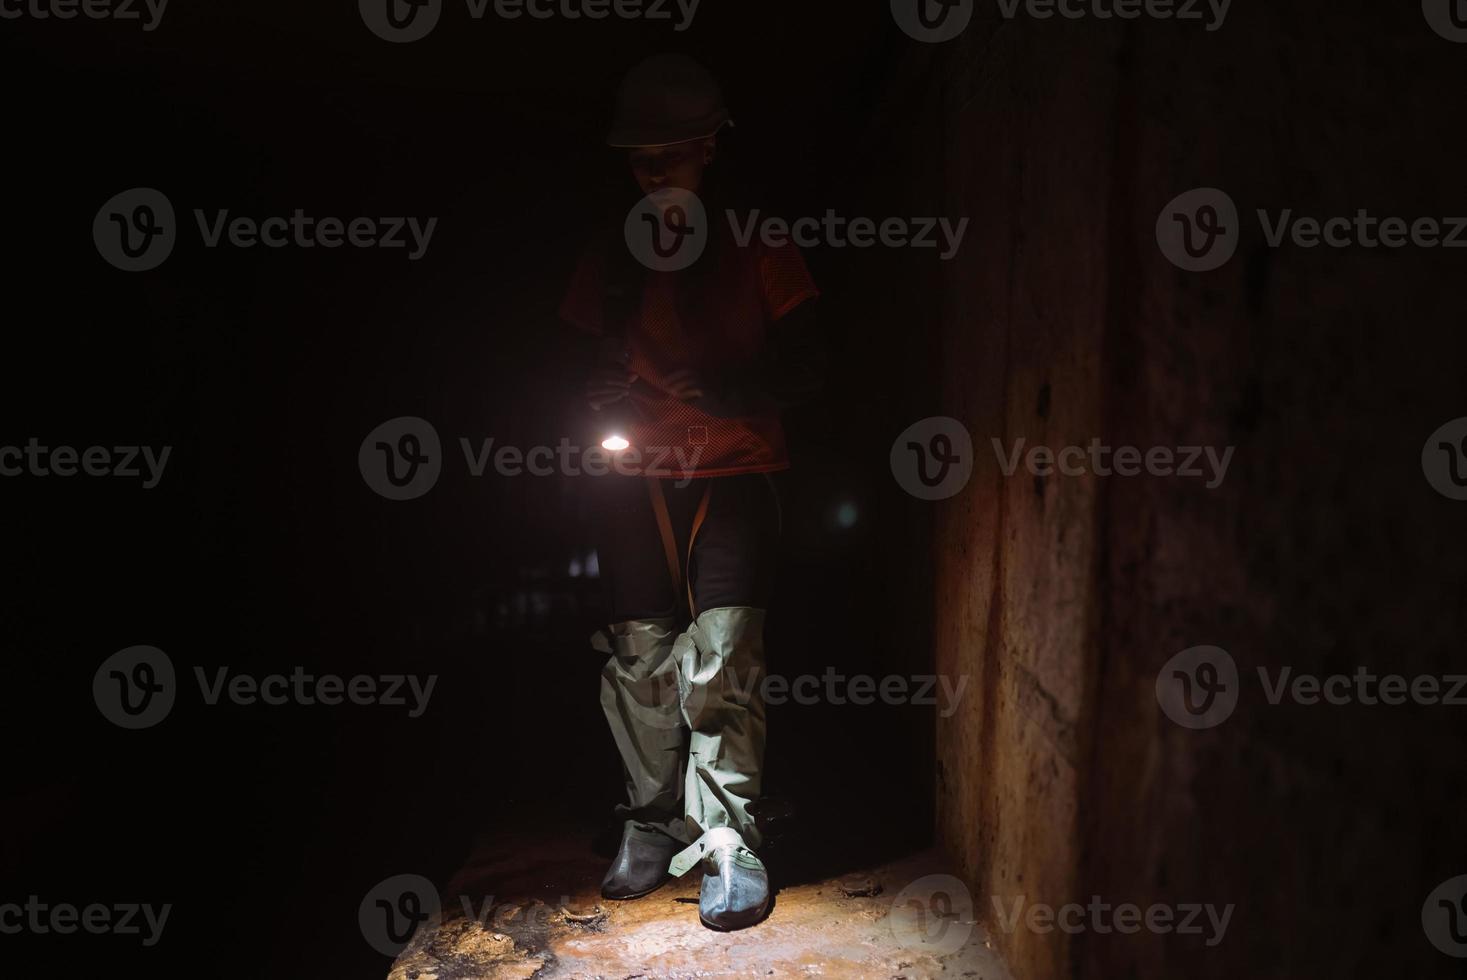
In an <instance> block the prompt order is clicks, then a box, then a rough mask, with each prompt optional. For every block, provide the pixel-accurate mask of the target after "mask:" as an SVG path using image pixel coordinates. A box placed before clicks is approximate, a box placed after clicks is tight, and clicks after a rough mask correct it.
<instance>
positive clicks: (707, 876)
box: [672, 606, 769, 929]
mask: <svg viewBox="0 0 1467 980" xmlns="http://www.w3.org/2000/svg"><path fill="white" fill-rule="evenodd" d="M673 655H674V657H676V658H677V662H678V684H679V693H680V695H681V697H682V711H683V717H684V719H685V720H686V722H687V724H688V728H689V729H690V732H691V735H690V743H689V753H688V771H687V780H686V784H685V790H684V793H685V796H686V803H685V806H686V813H687V823H688V833H689V834H697V835H698V839H697V840H696V841H695V842H694V843H693V845H692V846H690V847H688V848H687V849H686V850H684V851H683V852H681V853H680V854H679V855H677V857H676V858H674V860H673V865H672V871H673V874H685V873H687V871H689V870H691V868H692V866H693V865H695V864H701V865H702V866H703V870H704V878H703V887H702V892H701V895H700V898H699V902H698V914H699V917H700V918H701V919H702V920H703V922H704V924H705V925H708V926H711V927H712V928H715V929H741V928H744V927H745V926H749V925H753V924H754V923H756V922H758V921H759V920H760V919H761V918H762V917H763V916H764V914H765V912H766V911H767V910H768V907H769V875H768V872H767V871H766V870H765V868H764V865H763V864H762V863H761V862H760V861H759V858H758V857H757V856H756V855H755V853H754V849H755V848H757V847H758V846H759V845H760V843H761V839H760V833H759V828H758V827H757V826H756V825H755V822H754V818H753V816H752V815H750V813H749V805H750V804H751V803H753V802H754V801H755V800H757V799H758V798H759V792H760V787H761V784H762V782H763V768H764V733H765V726H764V699H763V693H762V692H763V681H764V610H762V609H755V608H752V607H747V606H730V607H725V608H722V609H710V610H707V611H706V612H703V613H702V614H700V615H699V616H698V618H697V620H696V621H695V622H694V623H693V624H692V625H691V626H689V627H688V629H687V631H686V632H684V633H683V635H682V636H680V637H678V639H677V646H676V648H675V650H674V653H673Z"/></svg>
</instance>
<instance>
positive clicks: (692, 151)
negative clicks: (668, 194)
mask: <svg viewBox="0 0 1467 980" xmlns="http://www.w3.org/2000/svg"><path fill="white" fill-rule="evenodd" d="M713 151H714V141H713V139H712V138H711V137H710V138H708V139H703V140H692V141H690V142H687V143H674V144H673V145H672V146H639V147H636V148H635V149H633V150H632V151H630V152H629V153H628V154H627V159H628V162H629V163H630V164H631V167H632V176H634V177H636V178H637V184H638V185H639V186H640V187H641V188H642V193H643V194H651V193H652V192H653V191H656V190H661V189H663V188H664V187H677V188H680V189H681V190H685V191H692V192H694V193H697V191H698V189H699V188H700V187H702V186H703V171H705V170H706V169H708V165H709V164H710V163H712V162H713Z"/></svg>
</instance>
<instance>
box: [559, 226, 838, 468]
mask: <svg viewBox="0 0 1467 980" xmlns="http://www.w3.org/2000/svg"><path fill="white" fill-rule="evenodd" d="M720 251H721V255H720V256H718V257H717V258H713V257H712V256H707V255H705V256H704V258H703V259H702V260H700V261H710V260H711V261H715V262H716V263H717V264H718V268H717V270H715V272H714V273H713V274H712V275H711V276H710V279H709V282H708V284H707V287H706V288H705V289H704V290H703V293H702V295H703V296H704V299H702V300H701V302H700V310H699V312H698V313H697V314H696V317H697V320H698V323H697V325H696V327H695V328H694V329H686V328H685V325H684V323H683V319H684V318H683V316H682V315H681V314H680V313H679V302H678V290H679V287H680V286H681V285H684V284H685V283H686V282H687V280H686V278H683V279H681V280H680V277H688V276H690V275H691V274H692V273H691V272H650V271H649V272H647V273H646V286H645V288H644V289H643V292H642V301H641V304H640V308H639V310H638V312H637V314H636V315H635V316H633V317H632V322H631V323H630V324H628V325H627V329H626V341H627V348H628V349H629V351H630V352H631V361H630V363H629V364H628V366H627V370H629V371H631V372H632V373H633V374H635V375H637V376H638V377H639V378H641V379H643V380H644V381H645V382H646V383H647V385H648V386H650V387H651V389H653V390H648V389H647V387H645V386H643V385H638V386H635V387H634V388H633V390H632V396H631V397H632V399H633V401H634V402H635V404H636V407H637V409H638V421H636V422H634V423H633V425H632V434H631V437H630V438H631V440H632V443H633V445H634V446H635V447H636V448H637V449H638V450H639V451H641V452H642V453H643V459H644V462H646V463H648V464H650V463H651V462H652V461H653V460H652V456H654V455H661V456H663V457H664V462H663V463H662V464H661V466H662V467H665V468H666V469H667V470H668V474H667V475H668V477H669V478H689V477H706V476H734V475H736V474H740V473H766V472H770V471H772V470H782V469H785V468H787V467H788V466H789V454H788V451H787V450H786V448H785V441H784V428H783V427H782V426H781V425H780V421H779V415H778V414H777V413H776V412H775V411H773V410H772V409H771V410H769V411H768V412H764V413H759V414H750V415H744V416H740V417H737V418H727V419H724V418H718V417H716V416H712V415H708V414H707V413H705V412H701V411H699V410H698V409H697V408H695V407H694V406H693V405H692V404H690V403H688V402H685V401H680V400H679V399H676V398H673V397H672V396H670V395H668V394H666V393H665V390H664V389H665V386H664V383H663V379H664V378H665V377H667V375H668V374H670V373H671V372H672V371H675V370H679V369H683V368H692V369H694V370H697V371H699V372H700V373H703V374H704V375H705V376H708V375H716V374H717V373H719V372H721V371H723V370H727V369H737V368H738V367H741V366H744V365H747V364H749V363H750V362H752V361H753V360H754V359H755V358H756V357H757V356H758V354H759V351H760V350H761V349H762V348H763V346H764V340H765V336H766V332H767V331H768V330H770V329H777V327H775V326H774V325H775V324H776V323H777V322H778V321H779V320H780V319H782V318H783V317H784V316H786V315H787V314H788V313H790V311H792V310H794V309H795V307H797V306H799V305H800V304H801V303H803V302H805V301H806V300H808V299H812V298H814V297H816V296H819V295H820V292H819V290H817V289H816V288H815V283H814V281H813V280H812V279H811V278H810V271H809V269H807V268H806V267H805V260H804V259H803V258H802V257H801V255H800V252H799V249H797V248H795V247H794V246H793V245H788V244H786V245H783V246H781V247H778V248H769V247H767V246H765V245H763V244H761V243H759V242H757V240H756V241H755V242H753V243H751V244H750V245H749V246H748V247H744V248H739V247H734V246H732V245H729V246H728V247H725V248H723V249H721V250H720ZM606 289H607V281H606V260H605V256H604V255H602V254H601V253H599V252H595V251H592V252H588V253H587V254H586V255H585V256H584V257H583V258H582V259H581V262H580V265H579V266H578V268H577V269H576V272H575V276H574V278H573V279H572V281H571V285H570V289H569V290H568V291H567V293H566V296H565V300H564V301H563V302H562V303H561V307H560V315H561V317H562V318H564V319H565V320H566V321H567V322H569V323H571V324H573V325H574V326H576V327H578V328H580V329H581V330H584V331H586V332H588V333H590V334H593V335H595V336H601V335H602V334H603V333H604V332H605V324H604V323H603V320H604V318H605V315H606V314H605V299H606ZM684 302H685V303H686V302H688V300H687V299H684ZM704 307H706V309H704ZM676 450H681V456H679V455H678V453H677V452H676ZM695 454H696V455H695ZM659 475H662V474H661V473H659Z"/></svg>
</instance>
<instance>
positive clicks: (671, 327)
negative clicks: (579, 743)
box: [561, 55, 823, 930]
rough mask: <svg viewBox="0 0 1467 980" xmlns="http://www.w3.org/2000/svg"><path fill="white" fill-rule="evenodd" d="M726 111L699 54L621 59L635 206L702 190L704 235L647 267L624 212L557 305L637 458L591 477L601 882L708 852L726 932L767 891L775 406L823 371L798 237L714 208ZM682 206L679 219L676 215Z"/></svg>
mask: <svg viewBox="0 0 1467 980" xmlns="http://www.w3.org/2000/svg"><path fill="white" fill-rule="evenodd" d="M729 125H732V122H731V120H730V118H729V113H728V111H727V109H726V108H725V106H724V103H723V98H722V95H721V92H720V89H719V86H718V84H717V83H716V81H715V80H714V79H713V77H712V76H711V75H710V74H709V73H708V72H707V71H706V70H705V69H704V68H703V67H702V66H700V65H699V64H698V63H697V62H695V61H693V60H692V59H690V58H687V57H684V56H680V55H661V56H657V57H654V58H651V59H649V60H647V61H645V62H643V63H642V64H640V65H638V66H637V67H635V68H633V69H632V70H631V71H630V72H629V73H628V74H627V76H626V78H625V79H624V80H623V82H622V85H621V87H620V89H619V92H618V95H617V107H616V116H615V123H614V125H613V128H612V132H611V134H610V137H609V139H608V143H609V144H610V146H612V147H614V148H617V149H620V150H625V151H626V153H627V159H628V162H629V165H630V170H631V174H632V176H633V177H634V178H635V180H636V185H637V190H639V191H640V192H641V193H642V194H643V195H646V197H645V198H644V201H647V200H659V199H660V198H661V197H665V195H666V193H669V192H670V193H674V194H678V195H682V198H681V200H686V199H687V198H688V197H689V196H696V197H697V199H698V200H699V202H700V203H702V204H703V205H704V207H703V211H702V213H704V214H705V215H706V218H705V219H704V220H705V221H706V228H705V229H703V230H704V231H706V237H705V243H706V244H705V245H704V248H703V251H702V252H701V253H700V254H699V255H698V257H697V260H696V261H695V262H693V263H692V264H691V265H689V266H688V267H687V268H683V269H676V270H657V269H655V268H650V267H649V266H648V264H647V263H646V262H644V261H639V260H638V258H637V256H636V254H635V253H636V250H635V249H634V248H632V247H630V246H632V245H633V244H634V241H633V239H632V237H631V236H632V235H633V234H634V233H635V231H636V229H637V227H638V224H637V223H636V222H628V224H627V225H626V226H621V225H618V226H617V228H616V234H615V235H611V236H608V239H609V240H608V241H605V242H602V243H601V245H600V246H599V247H593V248H591V249H588V250H587V252H586V253H585V255H584V256H583V257H582V259H581V261H580V264H579V266H578V268H577V270H576V272H575V275H574V279H573V281H572V283H571V286H570V288H569V290H568V291H567V294H566V296H565V299H564V301H563V303H562V305H561V316H562V318H563V319H565V320H566V321H568V322H569V323H570V324H572V325H573V326H575V327H577V328H579V330H580V331H583V335H584V336H587V337H588V338H592V339H593V340H594V343H593V344H592V346H593V347H594V348H595V351H596V353H595V355H593V358H592V362H593V363H592V365H591V369H590V370H589V372H588V381H587V383H586V387H585V399H586V403H587V406H588V408H589V409H590V410H591V415H592V417H593V418H596V419H598V420H600V421H603V422H604V423H605V426H604V428H607V429H612V428H615V429H617V430H618V432H619V433H622V434H620V435H618V436H617V438H618V440H619V441H617V442H607V443H606V446H607V448H623V447H625V448H624V452H626V453H631V454H635V456H634V457H632V458H639V459H640V460H641V462H642V465H643V466H646V467H648V468H647V469H646V471H645V473H640V472H639V473H638V474H637V475H626V474H624V473H621V472H620V471H621V470H623V469H626V468H624V467H617V470H618V471H619V472H618V473H615V474H611V475H607V476H604V477H601V478H597V479H595V480H592V481H589V482H591V483H592V484H594V491H593V492H594V495H595V500H594V501H593V505H592V511H593V516H594V521H595V527H596V529H597V530H596V534H597V541H596V547H597V553H598V557H599V561H600V567H601V570H602V577H603V579H604V581H605V586H606V589H607V592H608V598H609V604H610V608H611V619H612V622H611V625H610V626H609V628H608V630H607V631H606V633H605V634H603V635H602V637H603V643H602V644H601V649H602V652H605V653H609V654H610V658H609V659H608V660H607V662H606V665H605V668H604V669H603V671H602V680H601V706H602V708H603V709H604V711H605V714H606V719H607V721H608V723H609V724H610V727H611V732H612V736H613V738H614V740H615V742H616V746H617V749H618V751H619V753H620V755H621V759H622V763H623V767H624V770H625V776H626V788H627V795H628V802H627V803H626V804H625V805H622V806H619V807H618V813H619V815H620V816H621V817H622V818H623V820H624V825H623V832H622V838H621V845H620V847H619V849H618V852H617V855H616V857H615V859H614V861H613V863H612V865H611V868H610V869H609V870H608V871H607V873H606V877H605V879H604V880H603V882H602V894H603V895H604V896H606V897H608V898H613V899H631V898H637V897H640V896H642V895H645V894H648V893H649V892H651V891H653V890H654V889H656V888H658V887H660V886H661V885H662V884H663V883H664V882H666V881H667V880H669V879H670V877H672V876H680V875H682V874H685V873H687V872H688V871H689V870H691V869H692V868H693V867H699V866H701V868H702V869H703V872H704V876H703V880H702V886H701V890H700V894H699V901H698V913H699V917H700V919H701V920H702V922H703V923H704V924H705V925H707V926H709V927H712V928H715V929H725V930H728V929H739V928H744V927H746V926H750V925H753V924H755V923H757V922H758V921H760V920H761V919H762V918H763V917H764V915H765V914H766V912H767V910H768V906H769V876H768V872H767V869H766V868H765V866H764V864H763V862H762V861H761V860H760V858H759V857H758V850H759V848H760V846H761V843H762V838H761V834H760V829H759V827H758V826H757V824H756V821H755V820H754V817H753V815H752V814H751V813H750V807H751V805H752V804H754V803H755V802H756V801H757V800H758V799H759V797H760V793H761V789H762V783H763V778H762V777H763V767H764V747H765V713H764V704H763V700H762V697H761V681H762V679H763V673H764V668H765V660H764V622H765V615H766V610H767V608H768V603H769V599H770V595H771V590H772V582H773V566H774V560H775V547H776V542H777V536H778V526H779V520H780V514H779V502H778V497H777V493H776V488H775V484H774V480H773V477H772V474H775V473H777V472H779V471H781V470H784V469H786V468H788V466H789V456H788V452H787V449H786V445H785V437H784V432H783V429H782V427H781V423H780V411H781V410H782V409H783V408H786V407H788V406H790V405H793V404H795V403H797V402H800V401H802V400H805V399H807V398H808V397H810V396H811V395H812V394H813V393H814V392H815V391H816V390H817V389H818V387H819V385H820V381H821V373H822V370H823V367H822V366H823V360H822V354H821V345H820V344H819V342H818V340H817V338H816V333H815V328H814V326H813V322H814V320H813V313H812V310H813V307H814V305H815V304H814V300H815V299H816V298H817V297H818V296H819V292H818V290H817V289H816V287H815V284H814V283H813V281H812V280H811V278H810V273H809V271H808V269H807V268H806V266H805V263H804V260H803V258H802V257H801V255H800V253H799V252H798V250H797V249H795V248H794V247H793V246H784V247H774V248H771V247H768V246H765V245H763V244H761V243H760V242H759V241H758V240H757V236H755V238H754V239H749V240H747V244H743V243H741V242H740V241H739V239H738V238H737V237H736V236H735V235H734V234H733V229H732V227H731V226H730V225H729V224H728V223H727V222H724V221H722V220H721V215H722V214H723V210H722V208H723V206H724V205H725V204H727V203H728V202H729V200H730V199H731V198H730V192H731V190H732V189H731V188H730V187H729V186H728V185H727V183H726V182H721V181H720V180H719V177H720V174H719V170H718V167H717V166H716V164H717V160H718V150H719V136H720V134H721V132H722V131H723V130H724V128H725V127H726V126H729ZM628 191H629V195H628V198H629V200H630V198H631V193H630V191H631V188H630V187H628ZM659 192H663V193H662V194H659ZM659 207H660V208H661V210H658V211H656V212H654V213H655V214H658V215H660V216H661V217H662V219H663V220H666V221H667V222H668V227H673V225H674V218H673V216H672V215H671V214H669V213H667V212H669V211H670V210H671V209H670V208H666V207H665V205H661V206H659ZM676 221H677V222H678V225H677V227H679V228H682V229H686V228H687V225H686V221H687V212H686V211H682V212H680V213H679V214H678V215H677V216H676ZM653 224H654V225H655V221H654V223H653ZM651 233H658V234H661V231H660V230H659V229H657V228H655V227H653V228H652V229H650V230H649V234H651ZM618 239H619V240H618ZM659 458H660V459H662V460H663V463H664V465H662V466H660V467H657V466H654V465H651V464H653V463H655V461H656V460H658V459H659Z"/></svg>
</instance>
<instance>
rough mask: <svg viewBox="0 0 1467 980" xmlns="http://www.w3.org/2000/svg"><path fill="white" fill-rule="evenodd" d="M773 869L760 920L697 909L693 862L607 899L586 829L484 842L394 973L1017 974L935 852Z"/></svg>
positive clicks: (416, 977)
mask: <svg viewBox="0 0 1467 980" xmlns="http://www.w3.org/2000/svg"><path fill="white" fill-rule="evenodd" d="M766 860H767V861H768V863H769V864H770V870H771V874H772V876H773V878H774V880H775V888H776V893H775V898H774V905H773V909H772V911H771V912H770V915H769V917H768V918H767V919H765V921H764V922H762V923H761V924H760V925H758V926H755V927H754V928H752V929H747V930H744V931H741V932H736V933H719V932H715V931H713V930H710V929H708V928H706V927H704V926H703V925H702V924H701V923H700V922H699V921H698V887H699V881H700V878H699V874H698V872H697V871H696V870H695V871H693V872H692V873H691V874H689V875H688V876H687V877H686V878H684V879H682V880H675V881H672V882H670V883H668V884H667V885H664V886H663V887H662V888H661V889H659V890H658V891H656V892H653V893H652V894H651V895H648V896H646V897H644V898H641V899H637V900H635V901H630V902H609V901H606V900H604V899H602V898H601V897H600V894H599V892H598V887H599V884H600V880H601V875H602V873H603V872H604V871H605V867H606V864H607V861H606V859H605V858H604V857H601V856H599V855H598V854H596V853H595V852H594V851H593V850H592V848H591V846H590V841H589V840H587V839H586V838H585V836H584V835H580V836H577V835H575V834H563V833H552V832H548V831H546V832H540V833H536V834H521V835H513V836H505V835H499V836H496V837H495V838H494V839H492V840H489V841H485V842H484V843H483V844H482V845H481V846H480V847H479V848H478V849H477V850H476V853H475V854H474V856H473V859H472V860H471V861H470V862H469V864H468V866H467V867H465V868H464V869H463V870H462V871H460V872H459V874H458V875H456V876H455V878H454V880H453V881H452V882H451V883H450V884H449V886H448V888H447V889H446V890H445V891H444V893H443V900H442V911H441V914H440V915H439V916H437V917H435V918H434V919H433V920H431V921H429V922H428V923H425V924H424V925H423V926H422V927H421V928H419V930H418V932H417V933H416V935H414V937H413V939H412V941H411V942H410V943H409V944H408V946H407V948H406V949H405V950H404V951H403V953H402V955H401V956H399V957H398V959H397V961H396V962H395V963H394V964H393V968H392V972H391V974H390V980H478V978H496V980H497V978H530V977H534V978H563V977H584V978H593V977H594V978H617V980H631V978H647V980H651V978H685V977H781V976H784V977H789V976H802V977H862V978H868V977H878V978H896V977H905V978H920V977H966V978H971V980H1009V976H1010V975H1009V973H1008V972H1007V971H1006V970H1005V969H1004V968H1003V966H1002V965H1001V963H1000V961H999V960H998V958H997V956H996V955H995V953H994V952H993V950H991V949H990V948H989V946H988V941H987V936H986V934H985V933H984V932H983V930H982V928H981V927H979V926H978V925H977V924H976V923H975V922H974V912H975V909H974V906H973V902H972V901H971V900H970V899H969V896H968V893H967V890H966V889H965V888H963V886H962V885H961V883H960V882H958V881H957V880H956V879H954V878H951V877H949V876H948V875H947V874H946V873H945V870H946V869H945V868H944V867H943V866H942V865H941V863H940V862H939V861H938V860H937V859H936V858H935V857H934V856H933V855H932V854H930V853H928V854H918V855H913V856H911V857H908V858H904V859H901V860H898V861H895V862H892V863H888V864H884V865H882V866H880V867H876V868H872V869H869V870H867V871H860V872H856V873H845V874H842V875H840V876H839V877H835V878H826V879H823V880H807V881H803V882H794V881H790V882H788V883H785V884H783V885H781V884H780V881H779V877H780V868H779V866H778V864H777V863H776V862H775V861H774V859H773V857H772V856H770V857H767V858H766Z"/></svg>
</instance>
